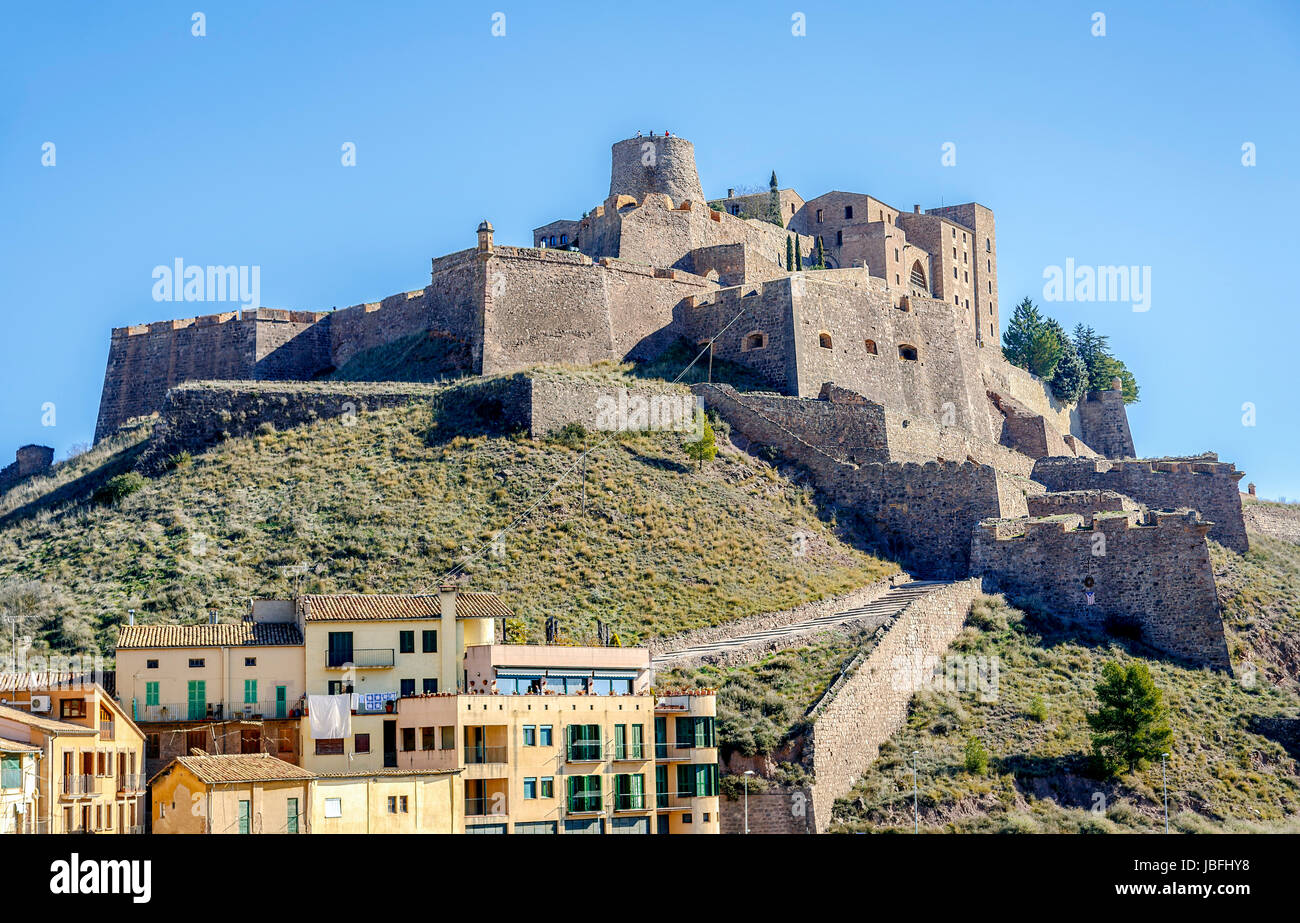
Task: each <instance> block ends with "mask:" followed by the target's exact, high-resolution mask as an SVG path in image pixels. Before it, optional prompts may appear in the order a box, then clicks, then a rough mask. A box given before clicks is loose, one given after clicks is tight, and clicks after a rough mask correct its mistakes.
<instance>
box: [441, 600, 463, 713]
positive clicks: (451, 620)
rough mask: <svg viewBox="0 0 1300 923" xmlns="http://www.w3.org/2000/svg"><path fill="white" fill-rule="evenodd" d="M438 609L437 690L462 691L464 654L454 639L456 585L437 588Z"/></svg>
mask: <svg viewBox="0 0 1300 923" xmlns="http://www.w3.org/2000/svg"><path fill="white" fill-rule="evenodd" d="M438 608H439V615H440V616H441V619H440V621H439V623H438V634H439V635H441V636H442V637H440V638H439V639H438V641H439V643H438V650H439V652H440V654H439V656H440V658H441V661H442V679H441V681H440V682H439V683H438V689H439V690H440V691H444V692H456V691H458V690H462V686H463V683H462V681H461V680H462V676H461V674H462V672H463V671H462V670H461V665H460V659H461V658H462V657H463V656H464V652H463V651H462V650H460V643H459V642H458V641H457V639H456V634H457V632H456V584H454V583H444V584H443V585H442V586H440V587H438Z"/></svg>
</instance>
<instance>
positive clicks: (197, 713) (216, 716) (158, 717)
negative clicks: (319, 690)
mask: <svg viewBox="0 0 1300 923" xmlns="http://www.w3.org/2000/svg"><path fill="white" fill-rule="evenodd" d="M297 707H298V706H297V705H296V704H295V703H293V702H289V701H283V702H281V701H276V700H274V699H264V700H262V701H260V702H231V703H226V702H194V703H193V707H191V703H189V702H166V703H163V704H159V705H140V704H137V705H136V706H135V721H136V723H137V724H152V723H157V722H167V721H227V720H233V719H237V718H252V719H259V720H260V719H263V718H288V717H290V716H291V715H292V714H293V711H294V709H295V708H297Z"/></svg>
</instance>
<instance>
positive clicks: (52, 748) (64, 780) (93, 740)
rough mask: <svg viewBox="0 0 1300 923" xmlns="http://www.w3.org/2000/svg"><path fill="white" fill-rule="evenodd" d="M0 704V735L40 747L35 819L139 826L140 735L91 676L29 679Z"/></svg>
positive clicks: (110, 827)
mask: <svg viewBox="0 0 1300 923" xmlns="http://www.w3.org/2000/svg"><path fill="white" fill-rule="evenodd" d="M9 698H10V704H8V705H0V737H2V738H4V739H5V740H9V741H14V742H16V743H21V744H27V745H30V746H33V747H36V748H37V749H38V750H39V751H40V763H39V769H40V771H39V773H38V775H37V817H36V821H35V826H36V827H37V828H38V829H42V830H44V831H48V832H50V833H92V832H93V833H143V832H144V791H145V784H144V774H143V772H142V767H143V766H144V735H143V734H142V733H141V732H140V729H139V728H138V727H136V726H135V724H134V723H133V722H132V721H131V719H130V717H129V716H128V715H127V714H126V713H125V712H124V711H123V710H122V708H121V707H120V706H119V705H118V704H117V702H115V701H114V700H113V698H112V696H110V695H109V694H108V693H107V692H105V691H104V689H103V687H102V686H100V685H98V684H97V683H91V684H81V683H74V684H68V685H43V684H40V683H31V684H27V685H25V686H24V687H23V688H22V689H20V690H18V691H16V692H13V693H11V694H10V696H9Z"/></svg>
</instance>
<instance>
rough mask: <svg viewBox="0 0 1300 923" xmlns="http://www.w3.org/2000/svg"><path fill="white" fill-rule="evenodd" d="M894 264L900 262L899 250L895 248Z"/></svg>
mask: <svg viewBox="0 0 1300 923" xmlns="http://www.w3.org/2000/svg"><path fill="white" fill-rule="evenodd" d="M894 262H898V248H897V247H895V248H894Z"/></svg>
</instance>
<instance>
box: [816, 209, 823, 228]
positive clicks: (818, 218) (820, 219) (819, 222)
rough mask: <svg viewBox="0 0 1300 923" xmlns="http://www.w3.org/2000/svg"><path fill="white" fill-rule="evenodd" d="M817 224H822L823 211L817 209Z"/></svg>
mask: <svg viewBox="0 0 1300 923" xmlns="http://www.w3.org/2000/svg"><path fill="white" fill-rule="evenodd" d="M817 223H818V224H821V223H822V210H821V209H820V208H819V209H817Z"/></svg>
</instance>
